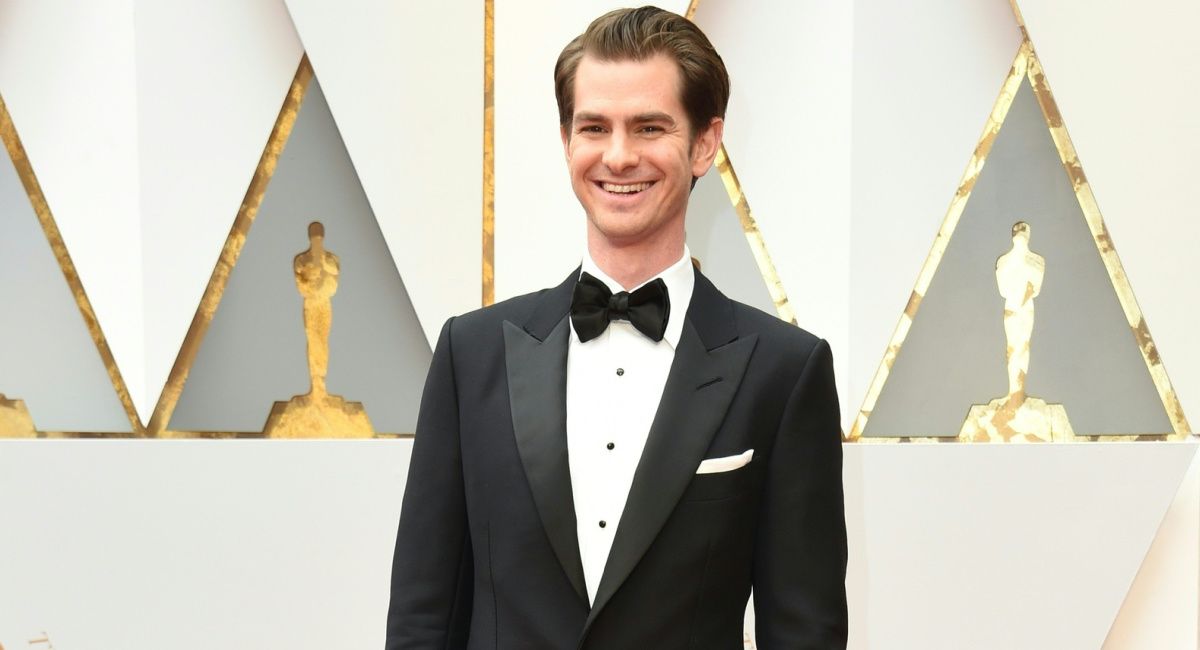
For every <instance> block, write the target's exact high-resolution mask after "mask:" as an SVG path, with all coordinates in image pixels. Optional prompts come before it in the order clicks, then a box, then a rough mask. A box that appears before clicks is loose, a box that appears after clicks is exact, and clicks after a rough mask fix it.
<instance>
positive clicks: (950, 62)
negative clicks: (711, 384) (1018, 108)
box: [842, 0, 1021, 417]
mask: <svg viewBox="0 0 1200 650" xmlns="http://www.w3.org/2000/svg"><path fill="white" fill-rule="evenodd" d="M1020 43H1021V35H1020V31H1019V30H1018V28H1017V23H1016V19H1015V18H1014V17H1013V14H1012V11H1011V10H1010V8H1009V4H1008V2H1007V0H975V1H973V2H962V1H961V0H918V1H917V2H909V3H896V2H890V1H888V0H858V2H856V3H855V10H854V88H853V93H854V109H853V119H854V123H853V124H854V127H853V128H854V134H853V144H852V149H851V150H852V152H853V167H852V169H853V193H852V197H851V201H850V206H849V208H850V210H851V211H852V215H853V216H852V219H851V222H852V223H851V255H850V257H849V260H850V264H849V269H848V273H849V283H850V300H849V302H848V309H849V323H850V360H849V363H850V373H849V374H850V377H849V381H850V390H849V392H848V394H846V398H845V399H844V400H843V401H844V403H843V405H842V407H843V413H845V414H846V415H847V417H850V416H851V415H852V414H856V413H857V412H858V409H860V408H861V407H862V400H863V397H864V396H865V394H866V391H867V387H868V386H869V385H870V382H871V380H872V378H873V377H874V376H875V371H876V369H877V368H878V367H879V362H880V361H881V360H882V359H883V354H884V352H885V351H886V350H887V346H888V342H889V340H890V339H891V336H892V332H893V330H894V329H895V327H896V322H897V321H898V320H899V319H900V315H901V313H903V311H904V307H905V305H906V303H907V302H908V297H909V294H910V293H911V292H912V289H913V285H914V284H915V283H916V280H917V273H918V272H919V271H920V269H921V266H922V265H923V264H924V263H925V258H926V256H927V255H928V253H929V249H930V246H932V244H933V241H934V237H935V236H936V235H937V232H938V228H939V227H940V226H941V223H942V220H943V218H945V216H946V210H947V208H948V207H949V205H950V200H951V199H952V198H953V197H954V193H955V190H956V189H957V188H958V184H959V180H960V179H961V178H962V175H963V171H964V170H965V169H966V167H967V162H968V161H969V160H970V158H971V154H972V152H973V151H974V150H975V145H976V143H977V142H978V140H979V136H980V134H981V133H982V132H983V127H984V124H985V123H986V122H987V119H988V116H989V115H990V114H991V111H992V105H993V103H995V101H996V97H997V96H998V95H999V94H1000V86H1001V84H1002V83H1003V82H1004V78H1005V76H1006V75H1007V74H1008V71H1009V68H1010V67H1011V65H1012V61H1013V58H1014V57H1015V56H1016V53H1017V48H1018V47H1019V45H1020ZM843 268H845V267H843Z"/></svg>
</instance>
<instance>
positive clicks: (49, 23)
mask: <svg viewBox="0 0 1200 650" xmlns="http://www.w3.org/2000/svg"><path fill="white" fill-rule="evenodd" d="M133 9H134V6H133V2H132V0H100V1H97V2H86V3H78V2H66V1H63V0H54V1H50V2H43V1H39V0H6V1H5V2H3V3H0V95H2V96H3V97H4V101H5V103H6V104H7V105H8V109H9V112H10V113H11V115H12V118H13V122H14V124H15V125H16V128H17V132H18V133H19V134H20V136H21V139H22V141H23V142H24V145H25V150H26V152H27V153H28V155H29V161H30V163H31V164H32V166H33V170H34V173H35V174H36V175H37V177H38V180H39V182H40V183H41V186H42V191H43V192H44V193H45V195H46V201H47V202H48V203H49V205H50V210H51V211H52V212H53V213H54V218H55V221H56V222H57V223H58V227H59V230H60V231H61V232H62V236H63V240H64V241H65V242H66V245H67V249H68V250H69V252H70V255H71V259H72V261H73V262H74V263H75V267H76V269H77V271H78V272H79V276H80V280H81V281H82V283H83V287H84V291H86V292H87V295H88V298H89V300H90V301H91V303H92V307H93V309H94V310H95V312H96V317H97V319H98V320H99V322H100V327H101V328H102V329H103V330H104V333H105V336H106V338H107V340H108V344H109V347H110V348H111V349H112V352H113V356H114V357H115V359H116V362H117V365H118V367H119V368H120V369H121V373H122V375H123V376H124V379H125V383H126V384H127V386H128V388H129V392H130V393H131V396H132V397H133V401H134V404H135V405H137V407H138V409H139V411H142V412H143V413H148V412H149V411H148V410H147V406H148V405H150V404H153V402H152V401H150V400H148V399H147V398H146V393H147V383H146V379H145V373H144V371H143V360H144V358H145V350H144V348H143V346H142V339H143V334H144V316H143V314H144V312H145V308H146V304H147V303H146V301H145V300H144V296H143V294H142V291H141V285H142V276H141V272H142V267H141V255H140V251H141V239H142V234H141V225H140V220H139V214H138V147H137V139H138V115H137V105H136V96H135V74H134V73H135V70H134V33H133V30H134V18H133ZM0 155H6V154H0ZM156 394H157V393H156Z"/></svg>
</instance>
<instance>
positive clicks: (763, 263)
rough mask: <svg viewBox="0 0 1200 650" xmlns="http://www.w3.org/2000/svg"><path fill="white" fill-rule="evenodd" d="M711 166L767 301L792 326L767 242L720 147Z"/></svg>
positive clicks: (726, 155) (722, 148)
mask: <svg viewBox="0 0 1200 650" xmlns="http://www.w3.org/2000/svg"><path fill="white" fill-rule="evenodd" d="M714 165H715V166H716V168H717V172H719V173H720V174H721V181H722V182H723V183H724V184H725V192H726V193H727V194H729V200H730V202H732V203H733V208H734V210H736V211H737V215H738V221H740V222H741V224H742V231H743V232H745V233H746V242H747V243H748V244H750V251H751V252H752V253H753V254H754V261H755V263H757V264H758V272H759V274H761V275H762V278H763V282H765V283H766V285H767V291H769V292H770V293H771V302H773V303H775V311H776V313H778V314H779V318H781V319H783V320H785V321H787V322H789V323H791V324H793V325H795V324H796V314H795V312H793V311H792V306H791V304H790V303H789V302H788V297H787V291H785V290H784V288H783V280H781V279H780V278H779V273H778V272H777V271H776V270H775V264H774V263H773V262H772V261H771V254H770V253H769V252H767V242H766V240H764V239H763V236H762V232H760V231H759V229H758V222H757V221H755V220H754V215H753V214H752V213H751V212H750V202H749V201H747V200H746V193H745V192H744V191H743V190H742V183H741V181H739V180H738V176H737V172H735V171H734V170H733V162H732V161H731V160H729V153H728V152H726V151H725V145H724V144H722V145H721V148H720V149H719V150H718V151H717V158H716V160H715V161H714Z"/></svg>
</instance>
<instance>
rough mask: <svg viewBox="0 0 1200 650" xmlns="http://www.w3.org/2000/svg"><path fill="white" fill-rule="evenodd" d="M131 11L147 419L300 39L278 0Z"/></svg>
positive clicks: (295, 61) (142, 5)
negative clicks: (134, 36) (134, 32)
mask: <svg viewBox="0 0 1200 650" xmlns="http://www.w3.org/2000/svg"><path fill="white" fill-rule="evenodd" d="M135 15H136V28H137V79H138V83H137V117H138V125H139V132H138V136H139V160H140V163H141V165H140V178H141V183H140V187H141V192H140V210H141V234H142V241H143V249H142V260H143V264H144V269H143V271H142V273H143V275H142V277H141V279H140V282H138V283H136V284H133V285H130V286H133V287H137V288H138V290H134V291H129V292H130V293H134V294H137V293H140V292H141V291H144V296H145V303H146V305H147V309H146V320H145V322H146V326H145V355H146V364H145V370H144V376H145V390H144V391H142V392H141V393H136V392H135V393H134V401H135V402H137V403H139V411H141V412H142V414H143V420H149V414H150V409H152V408H153V406H154V404H155V402H156V401H157V399H158V395H159V392H160V391H161V390H162V387H163V386H164V385H165V384H166V381H167V375H168V374H169V373H170V371H171V366H172V365H173V364H174V363H175V358H176V355H177V354H178V351H179V348H180V346H181V345H182V343H183V340H184V336H185V335H186V334H187V331H188V326H189V325H190V324H191V322H192V317H193V316H194V315H195V313H196V307H197V305H199V304H200V297H201V296H202V295H203V294H204V288H205V286H206V285H207V283H208V280H209V277H210V276H211V275H212V272H213V267H214V266H215V265H216V261H217V258H218V256H219V255H220V252H221V247H222V246H223V245H224V243H225V238H226V236H227V235H228V234H229V229H230V226H232V225H233V220H234V218H235V217H236V216H237V213H238V208H239V206H240V205H241V202H242V198H243V197H244V196H245V194H246V188H247V187H248V186H249V184H250V178H251V177H252V176H253V175H254V170H255V168H256V167H257V165H258V159H259V157H260V156H261V155H262V151H263V147H264V146H265V145H266V143H267V137H268V136H269V135H270V134H271V127H272V125H273V124H274V123H275V118H276V117H277V116H278V115H279V109H280V107H281V106H282V105H283V99H284V96H285V95H286V94H287V89H288V86H289V85H290V84H291V81H292V77H293V76H294V75H295V73H296V67H297V66H298V65H299V63H300V55H301V48H300V42H299V40H298V39H297V37H296V34H295V31H294V29H293V27H292V24H291V20H290V19H289V17H288V14H287V10H286V8H285V7H284V5H283V2H282V0H270V1H266V2H243V1H242V0H215V1H200V0H189V1H187V2H171V3H163V2H156V1H154V0H138V2H137V4H136V12H135ZM73 191H74V192H76V193H80V190H79V189H77V188H73ZM126 290H127V291H128V290H129V287H126ZM139 290H140V291H139ZM118 361H120V359H118ZM122 368H123V369H124V365H123V366H122Z"/></svg>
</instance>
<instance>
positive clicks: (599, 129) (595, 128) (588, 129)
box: [579, 124, 604, 133]
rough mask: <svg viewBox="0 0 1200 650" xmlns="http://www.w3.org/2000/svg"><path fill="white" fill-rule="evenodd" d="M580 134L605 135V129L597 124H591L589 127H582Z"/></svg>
mask: <svg viewBox="0 0 1200 650" xmlns="http://www.w3.org/2000/svg"><path fill="white" fill-rule="evenodd" d="M579 132H580V133H603V132H604V128H603V127H601V126H599V125H597V124H589V125H588V126H584V127H580V129H579Z"/></svg>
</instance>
